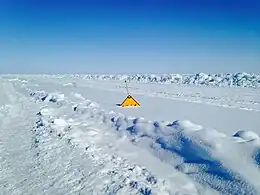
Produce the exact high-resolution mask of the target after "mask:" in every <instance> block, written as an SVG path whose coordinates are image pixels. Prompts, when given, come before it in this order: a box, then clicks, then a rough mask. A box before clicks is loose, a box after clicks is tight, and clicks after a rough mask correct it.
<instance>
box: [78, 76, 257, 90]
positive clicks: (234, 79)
mask: <svg viewBox="0 0 260 195" xmlns="http://www.w3.org/2000/svg"><path fill="white" fill-rule="evenodd" d="M73 77H83V78H84V79H94V80H128V81H136V82H142V83H174V84H186V85H206V86H229V87H260V75H258V74H248V73H236V74H205V73H197V74H163V75H159V74H158V75H149V74H135V75H74V76H73Z"/></svg>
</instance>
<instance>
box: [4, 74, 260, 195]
mask: <svg viewBox="0 0 260 195" xmlns="http://www.w3.org/2000/svg"><path fill="white" fill-rule="evenodd" d="M154 78H157V79H154ZM165 78H166V79H165ZM176 78H179V80H178V81H176V80H177V79H176ZM227 78H228V79H227ZM259 78H260V77H259V75H252V74H246V73H240V74H234V75H223V74H222V75H220V74H219V75H217V76H216V75H215V76H214V75H206V74H197V75H188V76H187V75H175V76H173V75H168V76H167V75H164V76H156V75H150V76H149V75H138V76H136V75H135V76H131V75H130V76H129V75H119V76H113V75H112V76H106V75H103V76H102V75H101V76H96V75H2V76H1V77H0V91H1V92H0V194H15V195H20V194H21V195H22V194H23V195H24V194H26V195H27V194H28V195H35V194H37V195H38V194H39V195H40V194H57V195H64V194H87V195H91V194H95V195H96V194H110V195H112V194H120V195H121V194H122V195H127V194H143V195H150V194H158V195H195V194H209V195H211V194H250V195H251V194H253V195H254V194H260V138H259V135H260V85H259V83H260V82H259V81H260V80H259ZM125 79H127V80H128V81H129V91H130V94H131V95H133V96H134V97H135V98H136V99H137V101H138V102H139V103H140V104H141V107H135V108H121V107H120V106H118V104H120V103H121V102H122V101H123V100H124V98H125V97H126V95H127V94H126V90H125V83H124V80H125ZM173 81H174V82H173ZM175 81H176V82H175ZM188 81H190V82H188Z"/></svg>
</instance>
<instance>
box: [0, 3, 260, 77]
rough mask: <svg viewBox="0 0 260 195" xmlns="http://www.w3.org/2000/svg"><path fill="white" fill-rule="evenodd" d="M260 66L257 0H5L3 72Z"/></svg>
mask: <svg viewBox="0 0 260 195" xmlns="http://www.w3.org/2000/svg"><path fill="white" fill-rule="evenodd" d="M241 71H245V72H260V2H259V0H254V1H253V0H241V1H240V0H236V1H230V0H204V1H197V0H190V1H188V0H167V1H166V0H146V1H143V0H118V1H113V0H104V1H101V0H85V1H83V0H82V1H79V0H71V1H69V0H59V1H57V0H0V73H144V72H146V73H170V72H171V73H192V72H241Z"/></svg>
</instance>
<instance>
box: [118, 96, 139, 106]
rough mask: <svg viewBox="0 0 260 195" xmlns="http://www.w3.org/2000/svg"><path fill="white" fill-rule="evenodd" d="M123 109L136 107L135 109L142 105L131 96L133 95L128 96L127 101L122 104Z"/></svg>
mask: <svg viewBox="0 0 260 195" xmlns="http://www.w3.org/2000/svg"><path fill="white" fill-rule="evenodd" d="M120 106H122V107H126V106H134V107H137V106H140V104H139V103H138V102H137V101H136V100H135V99H134V98H133V97H132V96H131V95H128V96H127V97H126V98H125V100H124V101H123V102H122V103H121V105H120Z"/></svg>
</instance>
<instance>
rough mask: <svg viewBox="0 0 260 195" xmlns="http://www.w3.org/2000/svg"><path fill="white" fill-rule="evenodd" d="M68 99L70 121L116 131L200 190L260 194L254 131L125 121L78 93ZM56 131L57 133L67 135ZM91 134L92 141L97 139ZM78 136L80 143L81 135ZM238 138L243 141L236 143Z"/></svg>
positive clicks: (128, 118) (125, 119) (186, 122)
mask: <svg viewBox="0 0 260 195" xmlns="http://www.w3.org/2000/svg"><path fill="white" fill-rule="evenodd" d="M71 98H72V99H73V98H75V100H74V101H72V102H67V103H68V104H69V105H70V109H71V112H72V113H71V114H70V115H69V116H68V117H73V116H74V117H76V120H78V121H82V120H84V121H86V122H87V126H91V125H94V126H95V127H99V126H100V125H101V124H102V125H101V127H102V128H104V127H105V129H109V130H110V131H111V130H113V129H114V131H115V132H117V133H118V135H120V136H122V137H124V136H126V137H127V138H128V140H130V141H131V142H132V143H133V144H134V145H137V146H139V147H140V148H145V149H146V150H147V151H149V152H151V153H153V154H154V155H155V156H157V157H158V158H159V159H160V160H162V161H165V162H167V163H169V164H170V165H171V166H173V167H175V168H176V169H177V170H179V171H181V172H183V173H185V174H187V175H189V177H191V178H193V179H194V180H195V181H198V182H200V183H201V184H202V185H203V186H208V187H210V188H212V189H214V190H217V191H219V192H220V193H221V194H223V193H224V194H230V193H232V194H243V193H246V194H252V193H253V194H257V193H258V192H259V191H260V185H259V182H258V181H259V180H260V171H259V169H258V166H257V165H258V164H260V157H259V156H260V152H259V151H260V148H259V146H256V145H254V144H252V141H255V140H259V136H258V135H256V134H255V133H253V132H250V131H238V132H236V133H235V134H234V135H233V136H228V135H225V134H223V133H220V132H218V131H217V130H214V129H207V128H205V127H202V126H200V125H197V124H194V123H193V122H191V121H189V120H181V121H180V120H176V121H173V122H171V123H167V122H160V121H147V120H145V119H143V118H133V117H125V116H123V115H122V114H120V113H116V112H106V111H105V110H103V109H102V108H100V106H99V105H98V104H97V103H95V102H93V101H91V100H89V99H87V98H84V97H83V96H82V95H80V94H76V93H74V94H72V97H71ZM72 99H71V100H72ZM77 101H78V103H77V106H75V102H77ZM71 105H74V106H71ZM72 108H73V109H72ZM73 113H76V115H75V114H73ZM64 120H65V119H64ZM63 123H65V124H67V123H68V122H63ZM58 129H59V128H56V130H58ZM58 131H59V132H58V134H60V133H66V132H64V131H63V130H58ZM91 135H92V136H91V137H92V139H94V137H95V135H94V134H91ZM78 137H80V138H82V139H83V137H84V135H83V134H81V135H80V136H78ZM237 137H239V139H242V140H244V141H243V142H238V141H237ZM148 194H149V193H148Z"/></svg>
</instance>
